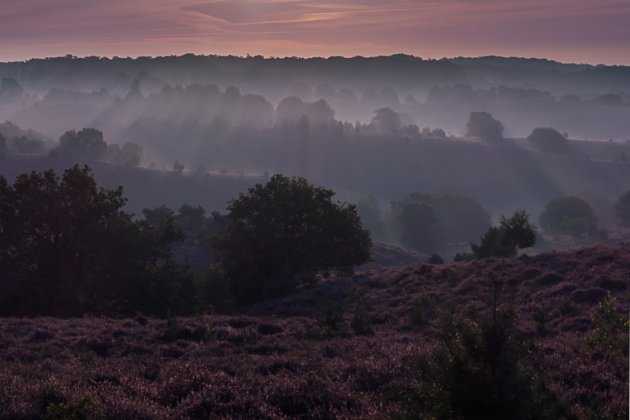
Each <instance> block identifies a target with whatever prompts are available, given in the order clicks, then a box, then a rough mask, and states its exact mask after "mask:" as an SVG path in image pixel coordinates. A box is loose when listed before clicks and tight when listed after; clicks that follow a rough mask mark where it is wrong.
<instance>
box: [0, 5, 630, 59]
mask: <svg viewBox="0 0 630 420" xmlns="http://www.w3.org/2000/svg"><path fill="white" fill-rule="evenodd" d="M185 53H196V54H220V55H226V54H232V55H240V56H244V55H247V54H251V55H259V54H260V55H264V56H276V57H283V56H303V57H311V56H324V57H327V56H333V55H341V56H355V55H366V56H374V55H389V54H396V53H406V54H413V55H417V56H420V57H423V58H442V57H456V56H467V57H474V56H484V55H501V56H518V57H539V58H550V59H554V60H558V61H563V62H575V63H591V64H599V63H603V64H625V65H630V0H389V1H385V0H344V1H333V0H324V1H314V0H213V1H203V0H197V1H190V0H107V1H105V0H0V61H13V60H24V59H28V58H33V57H50V56H63V55H66V54H72V55H76V56H92V55H99V56H123V57H126V56H149V55H152V56H155V55H172V54H177V55H179V54H185Z"/></svg>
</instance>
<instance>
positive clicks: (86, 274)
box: [0, 166, 195, 316]
mask: <svg viewBox="0 0 630 420" xmlns="http://www.w3.org/2000/svg"><path fill="white" fill-rule="evenodd" d="M125 203H126V199H125V198H124V197H123V195H122V189H121V188H118V189H116V190H104V189H99V188H98V187H97V185H96V182H95V181H94V178H93V177H92V175H91V172H90V170H89V168H87V167H84V168H80V167H78V166H74V167H73V168H71V169H68V170H66V171H65V173H64V174H63V176H62V177H61V178H58V177H57V176H55V174H54V172H53V171H46V172H43V173H36V172H33V173H31V174H29V175H20V176H18V177H17V179H16V180H15V182H14V184H13V185H10V184H9V183H7V181H6V180H5V179H4V178H2V177H0V266H2V276H0V313H2V314H4V315H7V314H10V315H72V316H76V315H81V314H84V313H106V314H119V313H133V312H135V311H142V312H147V313H151V314H155V315H162V316H163V315H164V314H165V311H166V310H167V308H170V309H171V311H173V313H190V312H191V311H192V309H193V308H194V303H195V302H194V298H195V292H194V288H193V282H192V277H191V276H190V275H189V274H188V273H187V271H186V270H185V269H183V268H182V267H178V266H176V265H175V264H173V263H172V262H171V260H170V244H171V243H173V242H174V241H176V240H178V239H179V238H180V236H179V235H178V233H177V232H176V230H175V229H174V227H173V225H172V223H171V224H169V223H166V224H162V225H160V226H152V225H150V224H148V223H146V222H143V221H134V220H133V217H132V215H131V214H127V213H125V212H124V211H123V210H122V208H123V207H124V206H125Z"/></svg>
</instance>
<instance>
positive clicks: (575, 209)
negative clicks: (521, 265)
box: [539, 196, 597, 238]
mask: <svg viewBox="0 0 630 420" xmlns="http://www.w3.org/2000/svg"><path fill="white" fill-rule="evenodd" d="M539 223H540V226H541V227H542V228H543V229H544V230H545V231H546V232H548V233H552V234H568V235H572V236H574V237H576V238H579V237H581V236H585V235H587V236H590V235H593V234H595V233H596V232H597V217H596V216H595V213H594V211H593V208H592V207H591V206H590V204H588V203H587V202H586V201H584V200H582V199H581V198H578V197H574V196H569V197H563V198H559V199H557V200H552V201H550V202H549V203H547V205H546V206H545V209H544V210H543V212H542V213H541V214H540V218H539Z"/></svg>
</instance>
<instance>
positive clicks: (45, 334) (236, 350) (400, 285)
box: [0, 245, 630, 419]
mask: <svg viewBox="0 0 630 420" xmlns="http://www.w3.org/2000/svg"><path fill="white" fill-rule="evenodd" d="M629 279H630V246H628V245H622V246H618V247H614V248H609V247H595V248H588V249H580V250H575V251H571V252H563V253H549V254H541V255H537V256H534V257H528V256H521V257H518V258H514V259H505V260H504V259H488V260H482V261H473V262H464V263H452V264H444V265H426V264H418V265H411V266H406V267H397V268H390V269H386V270H382V269H374V270H366V271H363V272H359V273H357V274H356V275H354V276H353V277H349V278H329V279H327V280H322V281H321V282H320V283H318V284H317V285H315V286H313V287H310V288H307V289H304V290H301V291H298V293H296V294H295V295H293V296H289V297H286V298H283V299H278V300H276V301H273V302H266V303H264V304H260V305H257V306H255V307H249V308H245V309H243V310H242V311H241V312H240V313H238V314H235V315H232V316H218V315H205V316H199V317H195V318H178V319H169V320H166V321H165V320H154V319H146V318H144V317H142V316H137V317H136V318H134V319H103V318H82V319H63V320H62V319H51V318H36V319H12V318H9V319H3V320H2V322H1V323H0V417H2V418H11V419H15V418H39V417H44V416H45V415H46V413H47V414H48V417H49V418H67V417H69V416H70V415H71V414H73V415H79V414H82V415H85V418H99V417H103V418H186V417H192V418H208V417H209V416H210V417H211V418H215V417H228V418H233V417H237V418H238V417H250V418H251V417H255V418H288V417H308V418H331V417H361V418H366V417H370V418H374V417H377V418H390V417H396V416H398V415H403V414H407V415H409V416H421V417H426V416H427V415H428V413H430V412H431V410H432V409H433V408H434V407H435V405H436V404H439V403H442V402H443V401H442V400H440V399H439V396H438V395H439V392H437V391H439V389H437V388H436V384H435V383H434V381H433V379H434V378H432V377H431V376H426V375H423V374H422V373H421V372H422V371H423V370H422V368H421V367H422V366H424V365H425V364H430V362H431V361H436V360H440V357H441V356H440V352H442V353H444V352H445V350H444V343H445V341H444V340H443V337H444V327H442V326H441V325H444V322H445V321H444V320H447V319H457V318H462V319H475V316H477V315H480V314H483V313H485V312H487V310H488V308H489V302H492V301H493V298H492V297H493V295H494V292H495V291H497V290H498V294H499V301H500V306H501V307H502V308H509V309H511V310H513V311H514V312H515V313H516V321H515V323H516V324H515V326H516V331H517V332H518V340H519V342H520V343H521V344H523V348H525V349H526V351H525V352H524V354H522V358H521V361H520V363H521V364H522V365H523V367H524V368H526V369H528V371H531V372H534V373H535V375H536V377H537V378H538V380H539V382H538V383H539V386H540V387H541V389H543V388H544V389H545V390H546V392H548V393H550V394H551V395H554V396H555V397H554V398H555V399H556V401H555V403H554V404H556V405H558V406H563V407H564V408H563V410H564V411H563V412H564V415H565V416H566V417H567V418H573V417H576V418H595V417H597V418H602V417H604V418H620V419H621V418H628V405H627V401H628V381H627V366H628V347H627V343H628V336H627V326H626V327H625V328H624V329H623V330H622V331H620V332H619V333H618V335H619V336H618V337H617V338H618V339H619V341H618V342H617V341H615V343H622V344H619V345H617V344H615V345H612V346H611V347H609V348H608V347H607V348H605V349H602V348H600V349H599V350H598V349H595V350H592V349H591V350H588V349H587V346H585V344H584V343H585V341H586V339H587V337H589V336H592V331H593V328H594V325H593V322H592V320H591V315H592V314H593V313H594V312H595V311H596V310H597V307H598V303H599V302H601V301H603V300H605V299H606V296H607V292H608V291H610V292H611V293H612V296H613V297H614V298H615V303H614V305H615V309H616V311H617V312H618V313H619V314H624V315H627V313H628V308H629V307H630V293H629V291H628V285H629ZM495 283H498V284H499V287H498V289H495V288H494V287H493V285H494V284H495ZM595 327H596V325H595ZM515 334H516V333H515ZM443 355H444V354H442V356H443ZM436 389H437V391H436ZM431 396H433V397H431ZM431 398H435V399H431ZM55 416H57V417H55ZM73 418H83V417H73Z"/></svg>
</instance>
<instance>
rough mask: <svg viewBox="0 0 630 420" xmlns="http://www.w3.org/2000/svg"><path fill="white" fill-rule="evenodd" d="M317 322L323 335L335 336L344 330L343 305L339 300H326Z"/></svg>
mask: <svg viewBox="0 0 630 420" xmlns="http://www.w3.org/2000/svg"><path fill="white" fill-rule="evenodd" d="M318 324H319V329H320V331H321V334H322V335H323V336H324V337H328V338H330V337H335V336H337V335H340V334H342V333H343V332H345V328H346V327H345V325H344V305H343V304H341V302H327V303H326V304H325V305H324V307H323V309H322V311H321V313H320V316H319V319H318Z"/></svg>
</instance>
